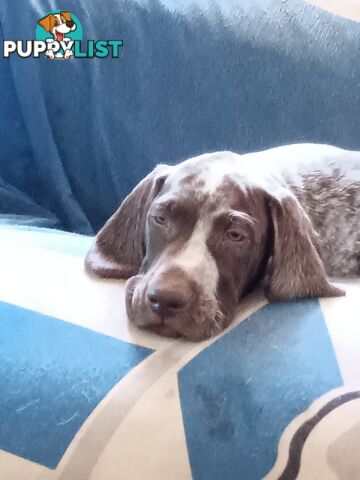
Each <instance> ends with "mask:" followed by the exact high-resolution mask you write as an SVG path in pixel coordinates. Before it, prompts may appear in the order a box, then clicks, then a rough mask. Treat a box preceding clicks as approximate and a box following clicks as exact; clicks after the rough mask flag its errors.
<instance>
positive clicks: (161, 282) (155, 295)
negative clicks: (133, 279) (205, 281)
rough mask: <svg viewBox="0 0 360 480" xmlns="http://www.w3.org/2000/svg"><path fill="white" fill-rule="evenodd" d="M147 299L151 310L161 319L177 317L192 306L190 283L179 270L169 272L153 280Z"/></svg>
mask: <svg viewBox="0 0 360 480" xmlns="http://www.w3.org/2000/svg"><path fill="white" fill-rule="evenodd" d="M147 299H148V302H149V306H150V308H151V310H152V311H153V312H154V313H156V314H157V315H159V316H160V317H162V318H167V317H172V316H175V315H177V314H179V313H181V312H183V311H184V310H185V309H186V308H187V307H188V306H189V305H190V302H191V299H192V290H191V285H190V282H189V280H188V279H187V277H186V275H185V274H184V273H183V272H181V271H179V270H178V269H173V270H169V271H168V272H166V273H165V274H162V275H160V276H158V277H157V278H155V279H153V280H152V282H151V283H150V284H149V286H148V289H147Z"/></svg>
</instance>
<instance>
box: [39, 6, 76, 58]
mask: <svg viewBox="0 0 360 480" xmlns="http://www.w3.org/2000/svg"><path fill="white" fill-rule="evenodd" d="M38 25H39V26H40V27H42V33H43V36H46V38H45V39H46V42H47V44H48V49H47V51H46V52H45V55H46V56H47V57H48V58H51V59H54V58H64V59H65V60H67V59H69V58H72V57H73V56H74V53H73V50H72V44H73V42H72V40H74V39H76V38H74V36H73V35H71V34H72V32H74V31H75V30H77V29H78V27H79V26H80V25H79V22H78V20H77V19H76V17H75V16H72V15H71V13H70V12H66V11H59V12H51V13H49V14H48V15H46V16H45V17H43V18H41V19H40V20H39V21H38ZM38 28H39V27H38ZM80 28H81V27H80Z"/></svg>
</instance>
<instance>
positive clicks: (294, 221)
mask: <svg viewBox="0 0 360 480" xmlns="http://www.w3.org/2000/svg"><path fill="white" fill-rule="evenodd" d="M269 211H270V217H271V222H272V226H273V237H274V239H273V243H274V244H273V253H272V259H271V260H270V264H269V271H268V284H267V286H266V294H267V297H268V298H269V300H274V301H277V300H279V301H284V300H291V299H295V298H306V297H338V296H341V295H344V292H343V291H342V290H340V289H338V288H336V287H334V286H333V285H331V284H330V283H329V282H328V280H327V276H326V271H325V267H324V265H323V262H322V260H321V259H320V256H319V254H318V252H317V249H316V236H317V234H316V232H315V230H314V228H313V226H312V224H311V221H310V219H309V217H308V216H307V214H306V213H305V211H304V209H303V208H302V207H301V205H300V204H299V202H298V200H297V199H296V198H295V197H293V196H287V197H285V198H283V199H281V200H278V199H276V198H273V197H271V198H270V200H269Z"/></svg>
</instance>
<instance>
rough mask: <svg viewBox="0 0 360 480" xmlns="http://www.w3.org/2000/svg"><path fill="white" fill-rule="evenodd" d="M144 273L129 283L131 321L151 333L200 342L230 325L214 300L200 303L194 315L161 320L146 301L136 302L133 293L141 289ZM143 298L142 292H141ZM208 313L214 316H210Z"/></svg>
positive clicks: (128, 309) (127, 300) (126, 297)
mask: <svg viewBox="0 0 360 480" xmlns="http://www.w3.org/2000/svg"><path fill="white" fill-rule="evenodd" d="M142 279H143V276H142V275H136V276H134V277H132V278H130V279H129V280H128V282H127V284H126V294H125V301H126V311H127V315H128V318H129V320H130V322H131V323H133V324H134V325H136V326H137V327H138V328H141V329H143V330H146V331H148V332H151V333H154V334H156V335H160V336H162V337H169V338H184V339H186V340H190V341H194V342H198V341H201V340H206V339H209V338H211V337H214V336H216V335H218V334H219V333H221V332H222V330H223V329H224V328H225V327H226V326H227V325H228V324H229V319H228V318H227V317H225V316H224V315H223V314H222V313H221V312H219V310H218V306H217V304H216V305H214V302H212V301H203V302H201V307H200V308H198V309H196V311H195V312H194V313H192V314H190V313H189V314H188V315H186V314H185V315H183V316H181V317H172V318H165V319H162V318H160V317H159V316H157V315H156V314H155V313H154V312H152V311H151V309H150V308H149V307H147V306H146V305H144V303H143V302H136V301H135V302H134V301H133V298H134V292H135V290H137V288H139V282H141V280H142ZM140 297H141V295H140ZM209 312H210V313H211V315H210V316H209Z"/></svg>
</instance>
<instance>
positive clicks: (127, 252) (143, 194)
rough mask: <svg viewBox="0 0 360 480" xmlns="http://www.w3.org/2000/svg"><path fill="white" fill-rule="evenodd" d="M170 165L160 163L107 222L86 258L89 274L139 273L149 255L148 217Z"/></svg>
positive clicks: (129, 274)
mask: <svg viewBox="0 0 360 480" xmlns="http://www.w3.org/2000/svg"><path fill="white" fill-rule="evenodd" d="M170 168H171V167H168V166H166V165H158V166H157V167H156V168H155V169H154V170H153V171H152V172H151V173H150V174H149V175H148V176H147V177H145V178H144V179H143V180H142V181H141V182H140V183H139V184H138V185H137V186H136V187H135V188H134V190H133V191H132V192H131V193H130V195H128V196H127V197H126V198H125V200H124V201H123V202H122V204H121V205H120V207H119V208H118V210H117V211H116V212H115V213H114V214H113V216H112V217H111V218H110V219H109V220H108V221H107V222H106V223H105V225H104V226H103V227H102V229H101V230H100V231H99V233H98V234H97V236H96V238H95V241H94V243H93V245H92V248H91V249H90V251H89V252H88V254H87V257H86V259H85V268H86V270H87V271H88V272H89V273H94V274H95V275H97V276H99V277H102V278H121V279H126V278H129V277H132V276H133V275H135V274H136V273H138V271H139V269H140V266H141V263H142V260H143V258H144V254H145V252H144V232H145V221H146V216H147V213H148V210H149V208H150V205H151V203H152V201H153V200H154V198H155V197H156V195H157V194H158V193H159V192H160V190H161V187H162V185H163V183H164V181H165V179H166V177H167V174H168V172H169V170H170Z"/></svg>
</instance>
